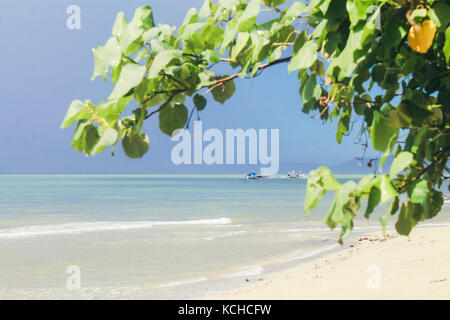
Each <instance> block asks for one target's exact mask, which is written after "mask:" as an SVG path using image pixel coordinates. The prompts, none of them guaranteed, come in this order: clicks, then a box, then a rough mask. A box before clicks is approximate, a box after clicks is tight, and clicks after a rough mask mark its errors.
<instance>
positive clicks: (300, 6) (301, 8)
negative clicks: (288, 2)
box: [282, 1, 306, 25]
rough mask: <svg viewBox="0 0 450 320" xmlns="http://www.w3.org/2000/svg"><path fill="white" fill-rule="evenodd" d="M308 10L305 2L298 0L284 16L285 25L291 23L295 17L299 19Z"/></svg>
mask: <svg viewBox="0 0 450 320" xmlns="http://www.w3.org/2000/svg"><path fill="white" fill-rule="evenodd" d="M305 10H306V5H305V4H304V3H303V2H300V1H296V2H294V3H293V4H292V6H291V7H289V9H288V10H287V11H286V13H285V14H284V16H283V18H282V22H283V24H284V25H289V24H291V23H292V22H293V21H294V20H295V19H297V18H298V17H299V16H300V15H301V14H302V13H304V12H305Z"/></svg>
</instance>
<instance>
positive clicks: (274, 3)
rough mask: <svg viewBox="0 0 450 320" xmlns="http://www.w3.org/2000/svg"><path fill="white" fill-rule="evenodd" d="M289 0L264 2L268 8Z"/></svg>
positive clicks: (266, 0) (267, 0)
mask: <svg viewBox="0 0 450 320" xmlns="http://www.w3.org/2000/svg"><path fill="white" fill-rule="evenodd" d="M286 1H287V0H263V2H264V4H265V5H266V6H268V7H276V6H279V5H280V4H282V3H285V2H286Z"/></svg>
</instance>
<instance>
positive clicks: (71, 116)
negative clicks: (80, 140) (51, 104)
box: [61, 100, 84, 129]
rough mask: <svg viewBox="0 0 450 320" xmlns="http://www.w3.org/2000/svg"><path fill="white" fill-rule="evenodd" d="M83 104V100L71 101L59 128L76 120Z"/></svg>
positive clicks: (65, 126)
mask: <svg viewBox="0 0 450 320" xmlns="http://www.w3.org/2000/svg"><path fill="white" fill-rule="evenodd" d="M83 105H84V103H83V101H80V100H74V101H72V103H71V104H70V107H69V109H68V110H67V112H66V116H65V117H64V120H63V122H62V124H61V129H64V128H67V127H68V126H71V125H72V124H73V123H74V122H75V120H77V117H78V114H79V113H80V112H81V109H83Z"/></svg>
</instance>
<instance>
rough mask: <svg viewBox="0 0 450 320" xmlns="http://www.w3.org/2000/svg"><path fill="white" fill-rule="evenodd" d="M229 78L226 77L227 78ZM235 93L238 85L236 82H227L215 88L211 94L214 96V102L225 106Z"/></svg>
mask: <svg viewBox="0 0 450 320" xmlns="http://www.w3.org/2000/svg"><path fill="white" fill-rule="evenodd" d="M226 77H227V76H225V78H226ZM234 91H236V85H235V84H234V81H233V80H231V81H226V82H225V83H222V84H221V85H219V86H217V87H215V88H214V89H213V90H212V91H211V93H212V95H213V98H214V100H216V101H217V102H220V103H221V104H224V103H225V101H227V100H228V99H230V98H231V97H232V96H233V94H234Z"/></svg>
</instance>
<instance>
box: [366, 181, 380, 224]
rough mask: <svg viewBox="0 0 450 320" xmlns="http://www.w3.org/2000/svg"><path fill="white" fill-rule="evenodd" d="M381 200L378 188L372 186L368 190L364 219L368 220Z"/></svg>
mask: <svg viewBox="0 0 450 320" xmlns="http://www.w3.org/2000/svg"><path fill="white" fill-rule="evenodd" d="M380 200H381V191H380V189H379V187H378V186H373V187H372V188H371V189H370V193H369V199H368V200H367V209H366V213H365V214H364V217H366V218H369V216H370V215H371V214H372V213H373V210H374V209H375V207H376V206H377V205H378V204H379V203H380Z"/></svg>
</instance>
